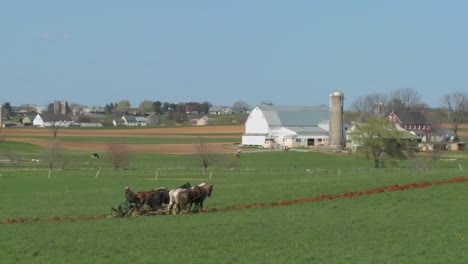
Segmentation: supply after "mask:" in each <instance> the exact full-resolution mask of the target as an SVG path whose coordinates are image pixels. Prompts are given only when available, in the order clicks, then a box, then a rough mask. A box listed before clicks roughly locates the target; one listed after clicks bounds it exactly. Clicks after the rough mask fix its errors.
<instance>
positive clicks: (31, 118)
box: [22, 114, 37, 126]
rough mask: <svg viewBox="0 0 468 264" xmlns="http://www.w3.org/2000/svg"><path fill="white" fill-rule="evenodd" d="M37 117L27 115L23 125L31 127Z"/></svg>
mask: <svg viewBox="0 0 468 264" xmlns="http://www.w3.org/2000/svg"><path fill="white" fill-rule="evenodd" d="M36 116H37V114H29V115H25V116H24V117H23V119H22V122H23V125H25V126H31V125H32V124H33V121H34V118H35V117H36Z"/></svg>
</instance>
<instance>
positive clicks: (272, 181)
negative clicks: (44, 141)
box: [0, 141, 468, 263]
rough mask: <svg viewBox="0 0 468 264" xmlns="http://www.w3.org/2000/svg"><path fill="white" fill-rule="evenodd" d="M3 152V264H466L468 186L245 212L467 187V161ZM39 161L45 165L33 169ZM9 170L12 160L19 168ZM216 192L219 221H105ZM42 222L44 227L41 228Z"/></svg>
mask: <svg viewBox="0 0 468 264" xmlns="http://www.w3.org/2000/svg"><path fill="white" fill-rule="evenodd" d="M49 152H50V150H48V149H42V148H39V147H35V146H33V145H30V144H25V143H14V142H8V141H0V160H3V161H4V162H3V163H0V185H1V186H2V187H3V188H2V192H1V193H0V199H1V204H0V220H4V219H17V218H24V219H26V220H27V221H26V222H25V223H14V224H0V230H1V236H0V255H1V256H2V259H1V261H0V262H1V263H130V262H131V263H181V262H185V263H467V262H468V254H466V252H468V221H467V219H468V210H467V208H468V207H467V205H468V183H466V182H465V183H454V184H445V185H433V186H430V187H427V188H421V189H411V190H405V191H397V192H384V193H380V194H375V195H366V196H359V197H355V198H347V199H346V198H342V199H334V200H330V201H321V202H312V203H299V204H292V205H287V206H275V207H260V208H250V209H235V210H223V211H222V210H221V209H229V208H235V207H236V206H239V205H242V204H255V203H272V202H276V201H281V200H286V201H287V200H293V199H297V198H304V197H315V196H318V195H321V194H339V193H343V192H349V191H358V190H363V189H371V188H376V187H383V186H388V185H391V184H400V185H402V184H407V183H414V182H421V181H436V180H447V179H452V178H454V177H468V173H467V170H468V152H466V151H460V152H443V153H442V154H440V155H439V154H437V155H431V154H417V155H416V157H415V158H413V159H411V160H407V161H402V162H399V163H398V166H397V167H393V166H391V162H389V161H388V162H386V163H385V164H387V167H386V168H383V169H374V168H372V165H373V163H372V161H369V160H365V159H362V158H357V157H355V156H353V155H350V154H345V153H340V154H337V153H318V152H307V151H304V150H301V151H299V150H298V151H294V150H291V151H289V152H280V151H267V152H263V151H262V152H260V151H252V152H249V151H248V150H245V151H244V152H243V153H242V157H241V158H240V159H239V158H236V157H234V156H233V155H215V154H213V155H210V159H211V160H212V161H213V164H212V165H211V166H210V167H209V168H208V171H206V172H205V171H203V170H202V169H201V162H200V157H198V156H197V155H155V154H139V153H130V155H129V157H128V159H129V163H128V166H127V167H126V168H125V169H124V170H114V169H113V168H112V166H111V162H110V160H109V157H108V156H109V155H108V154H107V153H103V154H102V155H101V158H100V159H99V160H96V159H91V158H90V157H89V154H90V153H87V152H81V151H68V150H60V153H59V154H60V158H61V160H62V162H61V165H60V166H56V167H54V168H53V169H52V170H49V167H48V163H47V159H48V157H49V155H50V153H49ZM33 159H34V160H39V162H36V161H32V160H33ZM5 160H8V161H11V162H10V163H7V162H5ZM185 182H190V183H191V184H192V185H195V184H198V183H201V182H209V183H211V184H213V185H214V191H213V195H212V197H210V198H207V200H206V201H205V207H206V208H209V209H220V210H219V211H217V212H210V213H208V212H206V213H198V214H183V215H158V216H143V217H136V218H132V217H131V218H106V219H100V220H75V221H46V219H48V218H53V217H86V216H89V217H93V216H102V215H108V214H110V213H111V210H110V208H111V207H112V206H117V205H118V204H119V203H121V202H122V201H123V200H124V195H123V191H124V190H123V188H124V186H126V185H129V186H131V187H132V188H133V189H134V190H137V191H138V190H150V189H153V188H155V187H161V186H165V187H168V188H174V187H177V186H179V185H181V184H183V183H185ZM34 218H38V219H39V221H33V220H32V219H34Z"/></svg>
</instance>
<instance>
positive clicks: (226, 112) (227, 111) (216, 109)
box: [208, 106, 232, 115]
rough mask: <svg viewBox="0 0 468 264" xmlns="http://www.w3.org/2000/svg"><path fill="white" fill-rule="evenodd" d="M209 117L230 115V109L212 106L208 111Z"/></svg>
mask: <svg viewBox="0 0 468 264" xmlns="http://www.w3.org/2000/svg"><path fill="white" fill-rule="evenodd" d="M208 113H209V114H210V115H232V108H231V107H228V106H212V107H210V108H209V109H208Z"/></svg>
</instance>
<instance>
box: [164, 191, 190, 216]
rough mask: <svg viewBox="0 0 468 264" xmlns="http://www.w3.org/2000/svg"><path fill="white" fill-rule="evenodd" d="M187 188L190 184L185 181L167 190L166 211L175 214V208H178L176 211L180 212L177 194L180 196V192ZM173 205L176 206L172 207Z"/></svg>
mask: <svg viewBox="0 0 468 264" xmlns="http://www.w3.org/2000/svg"><path fill="white" fill-rule="evenodd" d="M189 188H190V184H189V183H186V184H184V185H182V186H180V187H178V188H175V189H172V190H170V191H169V204H168V205H167V211H168V213H169V214H170V213H171V211H172V213H173V214H176V213H177V212H176V209H177V210H178V213H180V209H181V208H180V205H181V201H180V199H179V196H180V195H179V194H180V193H181V192H184V191H186V190H187V189H189ZM174 206H176V208H173V207H174Z"/></svg>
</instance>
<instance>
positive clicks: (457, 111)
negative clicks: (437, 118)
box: [441, 92, 468, 138]
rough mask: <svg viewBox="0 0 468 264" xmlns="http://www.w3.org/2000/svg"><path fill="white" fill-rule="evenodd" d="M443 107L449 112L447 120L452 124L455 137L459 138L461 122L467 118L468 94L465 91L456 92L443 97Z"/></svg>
mask: <svg viewBox="0 0 468 264" xmlns="http://www.w3.org/2000/svg"><path fill="white" fill-rule="evenodd" d="M441 103H442V108H444V109H445V111H446V112H447V120H448V122H449V123H450V124H452V130H453V133H454V134H455V137H456V138H458V128H459V125H460V123H463V121H464V120H466V117H467V114H468V109H467V108H468V96H467V95H466V93H465V92H454V93H450V94H446V95H444V97H442V101H441Z"/></svg>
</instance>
